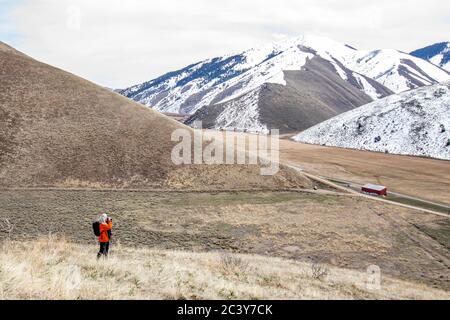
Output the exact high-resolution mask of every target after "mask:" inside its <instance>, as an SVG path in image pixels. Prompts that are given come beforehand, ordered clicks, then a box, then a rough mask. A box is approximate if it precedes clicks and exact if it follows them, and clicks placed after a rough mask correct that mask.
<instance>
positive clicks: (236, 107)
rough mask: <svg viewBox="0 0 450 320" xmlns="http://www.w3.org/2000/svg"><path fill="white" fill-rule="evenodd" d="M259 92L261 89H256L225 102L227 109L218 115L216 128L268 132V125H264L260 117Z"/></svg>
mask: <svg viewBox="0 0 450 320" xmlns="http://www.w3.org/2000/svg"><path fill="white" fill-rule="evenodd" d="M259 94H260V89H256V90H254V91H251V92H249V93H247V94H245V95H243V96H242V97H240V98H239V99H235V100H233V101H231V102H230V103H227V104H224V107H225V109H224V110H223V111H222V112H221V113H220V115H219V116H218V117H217V119H216V123H215V128H218V129H223V130H238V131H247V132H257V133H268V132H269V130H268V128H267V126H266V125H263V124H262V123H261V121H260V119H259V107H258V101H259Z"/></svg>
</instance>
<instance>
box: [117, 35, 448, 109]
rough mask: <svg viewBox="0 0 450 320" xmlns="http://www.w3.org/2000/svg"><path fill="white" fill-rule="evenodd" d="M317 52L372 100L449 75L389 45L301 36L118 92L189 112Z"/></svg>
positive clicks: (272, 79) (279, 80) (275, 77)
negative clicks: (366, 47)
mask: <svg viewBox="0 0 450 320" xmlns="http://www.w3.org/2000/svg"><path fill="white" fill-rule="evenodd" d="M314 57H320V58H322V59H325V60H327V61H328V62H329V63H331V64H332V65H333V67H334V69H335V73H336V74H338V75H339V76H340V77H341V78H342V79H343V80H344V81H347V82H348V83H350V84H352V85H353V86H355V87H356V88H357V89H359V90H360V91H362V92H363V93H365V94H367V95H368V96H370V97H371V98H372V99H379V98H383V97H385V96H387V95H389V94H391V93H392V92H396V93H398V92H402V91H405V90H410V89H414V88H417V87H421V86H425V85H431V84H435V83H439V82H442V81H445V80H448V79H450V75H449V74H448V73H447V72H445V71H444V70H442V69H440V68H438V67H436V66H434V65H433V64H431V63H428V62H426V61H424V60H422V59H420V58H416V57H413V56H411V55H408V54H405V53H401V52H399V51H395V50H373V51H363V50H357V49H355V48H353V47H351V46H349V45H344V44H341V43H339V42H336V41H334V40H331V39H327V38H322V37H316V36H311V35H307V36H301V37H297V38H292V39H285V40H283V41H279V42H275V43H271V44H268V45H265V46H261V47H256V48H251V49H248V50H246V51H244V52H241V53H238V54H233V55H225V56H222V57H216V58H212V59H208V60H205V61H202V62H199V63H196V64H192V65H190V66H187V67H185V68H183V69H180V70H177V71H173V72H169V73H167V74H165V75H163V76H161V77H159V78H156V79H154V80H151V81H148V82H145V83H142V84H139V85H136V86H133V87H130V88H128V89H124V90H121V91H120V93H121V94H123V95H125V96H127V97H129V98H131V99H134V100H135V101H138V102H140V103H142V104H144V105H147V106H149V107H152V108H155V109H157V110H158V111H162V112H172V113H183V114H185V113H187V114H193V113H195V112H196V111H197V110H199V109H200V108H202V107H204V106H208V105H214V104H219V103H224V102H227V101H231V100H233V99H236V98H239V97H240V96H243V95H245V94H247V93H249V92H252V91H254V90H256V89H258V88H260V87H261V86H262V85H263V84H267V83H272V84H279V85H284V86H285V85H286V80H285V75H284V73H285V72H286V71H301V70H302V68H303V67H304V65H305V64H306V63H307V61H309V60H311V59H312V58H314Z"/></svg>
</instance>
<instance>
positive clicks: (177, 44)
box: [0, 0, 450, 88]
mask: <svg viewBox="0 0 450 320" xmlns="http://www.w3.org/2000/svg"><path fill="white" fill-rule="evenodd" d="M361 2H362V1H360V0H340V1H332V0H284V1H282V0H281V1H280V0H279V1H273V0H270V1H268V0H239V1H238V0H224V1H211V0H189V1H180V0H165V1H142V0H128V1H119V0H96V1H92V0H78V1H75V0H22V1H19V2H18V4H16V5H12V6H11V5H10V6H7V9H5V10H8V12H7V14H6V15H5V14H4V15H2V16H3V17H5V16H6V17H7V18H3V19H2V20H1V22H0V35H2V37H3V38H5V39H7V40H10V41H12V42H13V43H12V44H13V45H15V46H16V47H17V48H18V49H19V50H22V51H24V52H25V53H27V54H29V55H31V56H33V57H35V58H37V59H39V60H42V61H44V62H47V63H50V64H52V65H56V66H58V67H61V68H63V69H65V70H68V71H71V72H73V73H75V74H78V75H80V76H82V77H85V78H87V79H90V80H92V81H95V82H97V83H99V84H102V85H105V86H110V87H114V88H117V87H125V86H128V85H131V84H135V83H138V82H141V81H145V80H149V79H151V78H153V77H155V76H158V75H161V74H162V73H165V72H167V71H170V70H174V69H177V68H180V67H183V66H185V65H187V64H190V63H193V62H196V61H200V60H202V59H205V58H208V57H212V56H217V55H222V54H225V53H231V52H237V51H240V50H243V49H246V48H248V47H251V46H255V45H260V44H263V43H266V42H270V41H275V40H277V39H278V38H280V37H284V36H298V35H300V34H304V33H314V34H318V35H322V36H326V37H330V38H333V39H335V40H337V41H341V42H345V43H348V44H351V45H353V46H356V47H359V48H367V49H375V48H396V49H400V50H404V51H410V50H413V49H416V48H419V47H421V46H424V45H427V44H431V43H434V42H439V41H445V40H450V39H448V38H447V37H448V35H449V34H450V33H449V30H450V19H449V18H450V3H449V2H444V1H441V0H439V1H438V0H428V1H427V2H426V4H424V3H423V1H418V0H412V1H411V0H410V1H407V0H397V1H388V0H377V1H364V2H363V3H361ZM11 33H13V34H14V37H12V36H11ZM11 39H12V40H11Z"/></svg>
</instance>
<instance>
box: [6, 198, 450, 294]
mask: <svg viewBox="0 0 450 320" xmlns="http://www.w3.org/2000/svg"><path fill="white" fill-rule="evenodd" d="M105 211H106V212H109V213H110V214H111V216H112V217H113V219H114V231H113V244H112V251H113V252H114V250H116V249H118V248H121V247H122V248H130V250H131V248H138V249H143V250H147V249H148V250H150V249H151V250H163V251H166V250H183V251H185V252H194V253H198V254H203V253H205V252H216V251H220V252H224V251H226V252H232V253H238V254H250V255H261V256H265V257H270V258H280V259H288V260H289V261H295V263H306V264H311V263H320V264H324V265H327V266H331V267H336V268H344V269H352V270H356V271H359V272H363V273H365V271H366V269H367V268H368V267H369V266H371V265H377V266H379V268H380V269H381V272H382V275H383V277H384V276H387V277H393V278H397V279H401V280H404V281H408V282H414V283H420V284H421V285H425V286H427V287H430V288H435V289H440V290H444V291H446V292H447V293H448V292H449V291H450V278H449V274H450V272H449V270H450V261H449V260H450V257H449V254H448V253H449V249H450V247H449V244H450V221H449V219H448V218H444V217H439V216H434V215H430V214H425V213H421V212H419V211H415V210H412V209H406V208H401V207H398V206H393V205H389V204H384V203H378V202H374V201H371V200H369V199H363V198H360V197H354V196H351V195H342V194H336V195H331V194H320V193H319V194H312V193H308V192H269V191H264V192H263V191H260V192H255V191H253V192H244V191H239V192H220V191H218V192H212V191H211V192H154V191H148V192H145V191H111V190H110V191H107V190H103V191H102V190H97V191H92V190H86V191H75V190H48V191H44V190H42V191H37V190H29V191H26V190H11V191H1V192H0V221H5V219H8V220H9V221H10V222H11V223H12V224H14V225H15V228H14V229H13V230H11V232H10V233H8V232H6V231H5V228H0V240H6V239H11V240H12V241H23V242H25V243H26V244H25V245H27V246H31V247H30V248H31V249H30V250H34V249H32V248H33V244H32V243H31V244H30V243H29V241H34V240H35V239H39V238H41V237H42V236H46V235H48V234H52V235H59V236H62V237H65V238H66V239H67V240H68V241H69V242H71V243H76V244H78V245H83V246H84V245H87V246H90V245H92V246H95V245H96V239H95V237H94V236H93V234H92V226H91V222H92V220H93V219H94V218H95V217H96V216H98V214H100V213H102V212H105ZM3 225H4V223H3ZM90 248H91V249H89V250H87V251H83V252H88V251H89V254H87V253H83V254H87V255H85V258H86V259H87V260H89V261H91V260H90V259H91V258H92V261H93V262H92V264H93V263H94V260H95V259H94V258H95V253H96V252H95V247H90ZM26 250H28V249H25V251H26ZM180 254H181V253H180ZM67 255H69V256H70V254H69V253H68V254H67ZM89 257H90V258H89ZM199 257H200V256H199ZM5 259H7V258H5ZM251 259H253V258H251ZM251 259H250V260H251ZM258 259H264V258H258ZM7 260H8V259H7ZM119 260H120V259H119ZM17 261H19V260H17ZM70 261H72V260H70ZM258 261H260V260H258ZM274 261H275V260H274ZM283 261H287V260H283ZM89 263H91V262H89ZM130 263H131V262H130ZM284 263H285V262H283V264H284ZM286 263H287V262H286ZM289 263H291V262H289ZM292 263H293V262H292ZM275 264H276V263H275ZM17 266H18V267H20V264H18V265H17ZM279 267H280V268H282V267H283V266H282V265H280V266H279ZM105 268H107V267H105ZM261 268H263V266H261ZM286 268H290V267H289V266H286ZM121 272H125V271H121ZM174 276H176V273H175V274H174ZM180 281H181V280H180ZM280 281H282V280H280ZM283 285H285V286H288V285H289V284H287V283H284V284H283ZM185 292H187V291H185ZM193 292H195V290H194V291H193ZM185 294H186V293H185ZM284 294H287V293H283V294H281V295H280V297H294V296H292V295H286V296H284ZM290 294H292V293H290ZM303 294H304V293H298V296H296V297H301V296H302V295H303ZM263 296H264V295H263ZM332 296H334V295H332ZM350 296H351V295H350ZM350 296H349V297H350ZM208 297H215V295H211V296H208ZM240 297H249V296H245V295H244V296H240ZM305 297H309V295H308V294H306V293H305ZM324 297H325V296H324ZM334 297H336V296H334Z"/></svg>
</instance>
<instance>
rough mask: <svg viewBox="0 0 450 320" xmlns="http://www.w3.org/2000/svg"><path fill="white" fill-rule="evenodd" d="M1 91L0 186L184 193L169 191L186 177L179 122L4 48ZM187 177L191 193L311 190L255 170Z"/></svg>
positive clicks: (300, 180) (293, 179) (296, 180)
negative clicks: (177, 153) (176, 157)
mask: <svg viewBox="0 0 450 320" xmlns="http://www.w3.org/2000/svg"><path fill="white" fill-rule="evenodd" d="M0 88H1V89H0V186H3V187H25V186H80V185H81V186H94V187H95V186H98V187H104V186H108V187H109V186H120V187H127V186H134V187H135V186H145V187H158V186H163V187H164V186H169V187H171V186H173V185H176V187H185V185H184V181H178V180H177V181H176V183H172V182H173V181H174V172H182V171H183V168H180V167H175V166H174V165H173V164H172V161H171V159H170V154H171V150H172V147H173V145H174V143H173V142H171V141H170V136H171V133H172V132H173V130H175V129H177V128H182V127H184V126H182V125H181V124H179V123H178V122H176V121H174V120H171V119H169V118H168V117H165V116H163V115H161V114H159V113H157V112H155V111H152V110H151V109H149V108H145V107H143V106H141V105H139V104H137V103H135V102H132V101H131V100H129V99H127V98H124V97H122V96H120V95H119V94H116V93H114V92H111V91H109V90H106V89H104V88H102V87H100V86H97V85H95V84H93V83H91V82H89V81H86V80H84V79H82V78H79V77H77V76H74V75H72V74H70V73H67V72H64V71H62V70H60V69H57V68H54V67H52V66H49V65H46V64H44V63H40V62H38V61H36V60H34V59H32V58H30V57H28V56H26V55H24V54H22V53H20V52H18V51H16V50H14V49H13V48H11V47H9V46H7V45H5V44H3V43H1V42H0ZM184 128H187V127H184ZM185 169H186V172H187V174H185V176H186V177H185V180H187V181H188V185H189V186H191V187H196V186H195V185H193V184H195V183H193V182H192V181H194V182H195V181H201V187H207V184H205V182H204V181H205V180H206V181H214V183H215V184H216V185H217V186H222V185H223V186H226V187H246V186H248V181H251V185H252V186H255V185H261V186H265V187H272V186H274V187H275V186H279V185H283V186H286V184H288V185H289V186H291V185H293V186H309V181H308V180H307V179H306V178H304V177H301V176H298V175H295V174H294V173H292V172H282V173H280V174H278V175H277V176H275V177H262V176H260V175H259V170H258V167H256V166H253V167H242V166H226V167H220V168H217V167H216V168H214V167H212V168H211V167H209V166H201V168H196V170H192V168H185ZM225 170H226V171H227V172H229V173H230V174H229V175H228V174H223V171H225ZM217 171H222V174H221V175H219V180H215V172H217ZM171 173H172V174H171ZM190 174H191V175H194V174H195V175H196V176H202V175H204V176H205V177H207V178H208V179H198V178H195V179H190V177H189V175H190ZM247 178H248V179H247ZM220 179H222V180H221V181H220ZM286 181H287V182H286Z"/></svg>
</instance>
